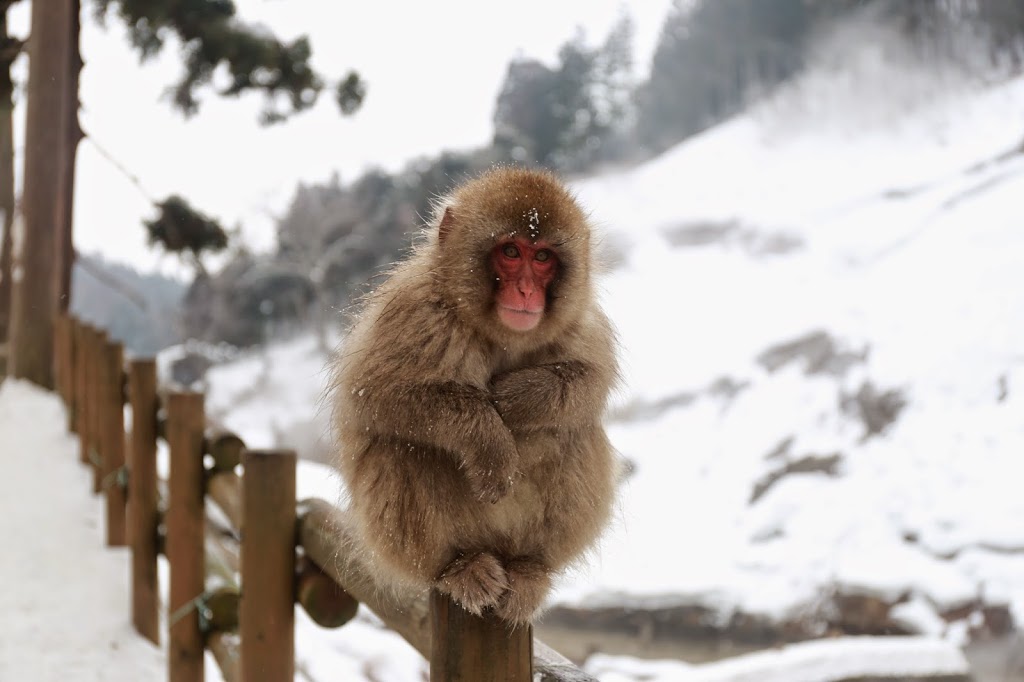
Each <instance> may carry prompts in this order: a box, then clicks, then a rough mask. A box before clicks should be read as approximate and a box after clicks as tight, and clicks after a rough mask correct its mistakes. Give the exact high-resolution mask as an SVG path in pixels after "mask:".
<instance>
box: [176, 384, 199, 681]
mask: <svg viewBox="0 0 1024 682" xmlns="http://www.w3.org/2000/svg"><path fill="white" fill-rule="evenodd" d="M205 420H206V417H205V415H204V413H203V396H202V394H199V393H172V394H170V396H168V400H167V441H168V443H169V445H170V450H171V480H170V493H169V497H170V499H169V501H168V507H167V516H166V519H167V559H168V561H169V562H170V565H171V585H170V588H171V589H170V600H169V601H170V603H169V605H168V606H169V610H170V617H169V630H170V642H169V645H168V651H167V659H168V671H169V675H168V679H169V680H170V682H202V680H203V675H204V673H203V632H202V629H201V628H200V623H199V617H200V611H201V610H202V608H203V606H202V600H203V588H204V566H205V554H204V548H203V527H204V524H203V513H204V510H203V428H204V426H205Z"/></svg>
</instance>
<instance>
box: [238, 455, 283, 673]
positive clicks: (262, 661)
mask: <svg viewBox="0 0 1024 682" xmlns="http://www.w3.org/2000/svg"><path fill="white" fill-rule="evenodd" d="M242 468H243V470H244V473H243V475H242V520H243V524H244V525H243V526H242V529H241V530H242V548H241V562H240V563H241V568H242V570H241V574H242V602H241V604H240V605H239V634H240V635H241V637H242V659H241V668H240V670H241V673H242V674H241V678H242V679H243V680H246V682H257V681H258V682H292V680H293V679H294V678H295V452H294V451H290V450H280V451H262V450H246V451H245V452H243V453H242Z"/></svg>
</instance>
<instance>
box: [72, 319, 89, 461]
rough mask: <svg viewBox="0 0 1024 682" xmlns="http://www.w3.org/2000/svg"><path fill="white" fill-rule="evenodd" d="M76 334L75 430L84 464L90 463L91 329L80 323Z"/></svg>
mask: <svg viewBox="0 0 1024 682" xmlns="http://www.w3.org/2000/svg"><path fill="white" fill-rule="evenodd" d="M76 327H77V331H76V332H75V336H76V340H75V404H76V406H77V407H76V408H75V429H76V432H77V433H78V449H79V456H80V459H81V460H82V462H83V463H86V462H88V461H89V419H88V417H87V413H88V411H89V401H88V400H86V391H85V387H86V365H88V358H87V354H86V348H87V345H88V343H89V327H88V326H87V325H86V324H84V323H82V322H79V323H78V324H77V325H76Z"/></svg>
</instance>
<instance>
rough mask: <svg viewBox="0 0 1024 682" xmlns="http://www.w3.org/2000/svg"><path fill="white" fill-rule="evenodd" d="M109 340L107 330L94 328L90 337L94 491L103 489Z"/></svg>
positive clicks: (89, 377) (89, 379) (89, 387)
mask: <svg viewBox="0 0 1024 682" xmlns="http://www.w3.org/2000/svg"><path fill="white" fill-rule="evenodd" d="M106 342H107V334H106V332H104V331H102V330H99V329H93V330H92V333H91V334H90V339H89V361H88V362H89V373H88V375H87V376H86V380H87V381H88V386H87V387H86V389H87V391H88V397H87V398H86V399H87V400H88V401H89V405H90V409H89V422H90V423H89V462H90V464H91V465H92V472H93V476H92V491H93V492H94V493H99V492H100V491H101V490H102V489H103V412H104V406H103V389H104V382H105V381H106V379H105V377H104V375H105V374H106V372H104V367H105V364H106V363H104V362H103V345H104V344H105V343H106Z"/></svg>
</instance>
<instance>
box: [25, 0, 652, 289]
mask: <svg viewBox="0 0 1024 682" xmlns="http://www.w3.org/2000/svg"><path fill="white" fill-rule="evenodd" d="M236 1H237V5H238V9H239V15H240V16H241V17H242V18H244V19H245V20H246V21H251V22H259V23H263V24H265V25H266V26H268V27H271V28H272V29H273V30H274V31H275V32H276V33H277V34H278V35H279V36H280V37H282V38H285V39H288V38H291V37H294V36H297V35H300V34H303V33H306V34H308V35H309V36H310V39H311V41H312V45H313V52H314V57H313V62H314V65H315V67H316V68H317V69H318V70H319V71H320V72H321V73H323V74H325V75H327V76H341V75H343V74H345V73H347V72H348V70H349V69H351V68H355V69H356V70H358V71H359V72H360V74H361V75H362V76H363V77H364V78H365V79H366V81H367V82H368V84H369V91H368V96H367V99H366V102H365V105H364V107H363V109H362V110H361V111H360V112H359V113H358V114H357V115H356V116H355V117H352V118H343V117H342V116H341V115H340V113H339V112H338V110H337V107H336V105H335V104H334V102H333V98H332V96H331V93H329V92H326V91H325V92H324V93H323V95H322V96H321V99H320V101H319V102H318V104H317V106H316V107H315V109H314V110H312V111H309V112H306V113H305V114H302V115H300V116H298V117H296V118H294V119H293V120H291V121H289V122H287V123H285V124H284V125H279V126H275V127H271V128H261V127H260V126H259V125H258V122H257V118H258V111H259V109H260V106H261V105H262V98H261V97H260V96H258V95H253V96H249V97H246V98H244V99H242V100H241V101H239V100H234V99H227V100H225V99H221V98H217V97H215V96H212V95H211V94H210V93H204V95H203V104H202V109H201V110H200V112H199V114H198V115H197V116H195V117H193V118H192V119H190V120H185V119H184V118H183V117H182V116H181V114H179V113H178V112H177V111H175V110H173V109H172V108H171V106H170V103H169V102H168V101H166V100H165V99H163V97H162V96H163V93H164V92H165V90H166V88H167V87H168V86H170V85H171V84H173V83H174V82H175V81H176V79H177V78H178V76H179V75H180V73H181V66H180V63H179V61H180V60H179V57H178V51H177V48H176V46H174V45H170V46H169V48H170V49H165V50H164V52H163V54H161V55H160V56H159V57H158V58H157V59H155V60H153V61H151V62H147V63H146V64H144V65H142V66H140V65H139V63H138V58H137V57H136V54H135V53H134V52H133V51H132V50H131V49H130V48H129V46H128V41H127V38H126V32H125V30H124V28H123V26H122V24H121V23H120V20H119V19H117V18H116V17H114V16H111V17H109V18H108V20H107V28H106V29H105V30H104V29H102V28H100V27H99V26H98V24H97V23H96V21H95V19H94V18H93V13H92V8H93V3H92V1H91V0H85V2H84V3H83V4H84V5H85V8H84V10H83V30H82V53H83V57H84V60H85V62H86V66H85V69H84V70H83V72H82V82H81V98H82V113H81V120H82V126H83V128H84V129H85V130H86V132H87V133H88V134H89V135H91V136H92V137H93V139H95V141H96V142H98V143H99V144H100V145H101V146H102V147H103V148H104V149H106V150H107V151H108V152H109V153H110V154H111V155H112V156H113V157H114V158H116V159H117V160H118V161H119V162H120V163H122V164H123V165H124V167H125V168H127V169H128V170H129V171H130V172H131V173H132V174H134V175H136V176H137V177H138V178H139V181H140V182H141V183H142V185H143V187H144V188H145V191H146V192H147V193H148V194H149V195H150V196H151V197H153V198H155V199H158V200H160V199H163V198H164V197H166V196H167V195H168V194H171V193H179V194H181V195H183V196H184V197H186V198H187V199H188V200H189V201H190V202H192V203H193V205H194V206H196V207H197V208H198V209H200V210H202V211H204V212H207V213H209V214H210V215H212V216H214V217H217V218H219V219H220V220H221V221H222V223H223V224H224V225H225V227H234V226H235V225H238V224H241V225H242V227H243V230H244V235H245V239H246V240H247V242H248V243H249V244H250V246H251V247H253V248H256V249H265V248H269V247H271V246H272V244H273V234H272V224H273V223H272V219H271V217H270V216H271V214H273V213H275V212H280V210H281V209H282V208H283V207H284V206H285V205H286V202H287V200H288V199H289V198H290V196H291V195H292V193H293V191H294V188H295V185H296V183H297V182H299V181H300V180H304V181H308V182H316V181H323V180H326V179H327V178H329V177H330V175H331V173H332V172H334V171H339V172H340V173H341V177H342V179H343V180H344V181H350V180H353V179H355V177H357V176H358V174H359V173H360V172H361V171H362V170H364V169H366V168H368V167H370V166H383V167H384V168H387V169H392V170H393V169H397V168H399V167H400V166H401V165H402V164H403V163H404V162H405V161H407V160H408V159H410V158H414V157H417V156H424V155H432V154H435V153H437V152H438V151H440V150H442V149H461V148H470V147H474V146H479V145H483V144H486V143H487V142H488V141H489V139H490V137H491V134H492V126H491V116H492V113H493V105H494V100H495V97H496V96H497V93H498V90H499V88H500V86H501V83H502V80H503V79H504V75H505V70H506V68H507V65H508V62H509V60H510V59H511V58H513V57H515V56H516V55H526V56H530V57H537V58H540V59H543V60H545V61H552V60H554V58H555V54H556V52H557V49H558V47H559V46H560V45H561V44H562V43H564V42H565V41H566V40H567V39H569V38H570V37H572V36H573V34H574V32H575V30H576V27H577V26H581V27H583V29H584V30H585V31H586V35H587V37H588V39H589V40H590V41H591V42H592V43H598V42H602V41H603V40H604V38H605V36H606V35H607V33H608V30H609V29H610V28H611V27H612V25H613V24H614V23H615V21H616V19H617V18H618V17H619V16H620V13H621V12H622V11H624V7H625V5H624V4H623V3H622V2H621V0H585V1H584V0H573V1H571V2H550V1H546V0H520V1H519V2H517V3H514V4H508V5H506V4H502V5H498V4H496V3H485V2H472V1H470V0H435V1H434V2H431V3H415V2H395V1H394V0H390V1H386V0H382V1H378V2H375V3H334V2H324V1H323V0H319V1H318V0H288V1H287V2H286V1H285V0H236ZM670 5H671V0H642V1H639V2H633V3H630V4H629V7H628V11H629V12H630V13H631V14H632V16H633V18H634V22H635V26H636V41H635V49H636V62H637V67H638V69H639V70H641V71H646V69H647V68H648V63H649V59H650V55H651V53H652V51H653V49H654V45H655V42H656V40H657V36H658V33H659V31H660V27H661V23H662V21H663V19H664V16H665V14H666V12H667V10H668V8H669V6H670ZM28 10H29V7H28V3H19V4H17V5H15V6H14V8H13V9H12V10H11V25H12V32H13V33H15V34H17V35H24V34H25V33H26V32H27V24H28V14H29V12H28ZM18 67H19V69H18V72H17V73H19V74H20V76H21V78H22V79H23V78H24V73H25V60H21V61H20V62H19V64H18ZM23 112H24V108H23V107H22V108H21V109H20V112H18V113H16V125H17V126H19V128H20V130H19V131H16V134H18V135H20V131H23V123H24V120H23V119H24V114H23ZM19 151H20V145H19ZM16 163H17V164H18V165H19V166H20V164H21V159H20V158H18V159H16ZM152 213H153V211H152V209H151V206H150V203H149V201H148V200H147V199H146V197H145V196H144V195H143V194H142V192H140V191H139V190H138V189H137V188H135V187H134V186H133V185H132V184H131V183H130V182H129V181H128V180H127V179H126V178H125V176H124V174H122V173H121V172H119V171H118V170H116V168H114V167H113V165H112V164H111V163H110V162H109V161H108V160H106V159H104V158H103V157H102V156H101V155H100V154H99V153H98V151H97V149H96V147H95V146H94V145H93V144H92V143H91V142H90V141H89V140H85V141H83V143H82V144H81V145H80V147H79V151H78V168H77V185H76V200H75V220H76V225H75V240H76V244H77V246H78V248H79V249H80V250H82V251H85V252H90V253H91V252H97V251H98V252H100V253H102V254H103V255H104V256H106V257H108V258H110V259H114V260H119V261H123V262H128V263H131V264H133V265H135V266H136V267H139V268H142V269H150V268H158V269H160V270H162V271H164V272H181V268H180V267H179V266H178V264H177V261H176V259H174V258H171V257H167V256H160V255H158V253H157V252H156V251H155V250H153V249H150V248H147V247H146V246H145V241H144V236H145V235H144V232H145V231H144V229H143V227H142V225H141V222H140V221H141V219H142V218H143V217H149V216H151V215H152Z"/></svg>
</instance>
